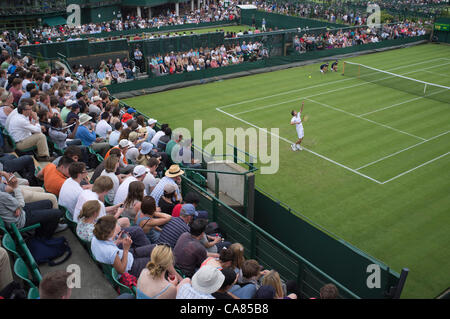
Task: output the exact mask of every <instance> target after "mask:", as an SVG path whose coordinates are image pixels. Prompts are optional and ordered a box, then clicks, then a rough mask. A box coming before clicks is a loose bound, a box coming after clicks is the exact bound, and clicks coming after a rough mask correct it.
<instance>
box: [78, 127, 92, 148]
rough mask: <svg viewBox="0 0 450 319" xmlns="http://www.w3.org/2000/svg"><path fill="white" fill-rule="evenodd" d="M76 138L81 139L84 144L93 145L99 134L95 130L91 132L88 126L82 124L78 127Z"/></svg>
mask: <svg viewBox="0 0 450 319" xmlns="http://www.w3.org/2000/svg"><path fill="white" fill-rule="evenodd" d="M76 138H78V139H80V140H81V143H82V144H83V145H86V146H91V145H92V143H94V142H95V140H96V139H97V135H96V134H95V132H94V131H93V132H90V131H89V129H88V128H87V127H86V126H84V125H82V126H79V127H78V129H77V134H76Z"/></svg>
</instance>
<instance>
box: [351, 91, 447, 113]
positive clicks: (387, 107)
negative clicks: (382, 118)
mask: <svg viewBox="0 0 450 319" xmlns="http://www.w3.org/2000/svg"><path fill="white" fill-rule="evenodd" d="M442 92H444V90H441V91H438V92H434V93H431V94H428V95H425V96H419V97H416V98H414V99H410V100H406V101H403V102H400V103H397V104H393V105H389V106H386V107H382V108H381V109H376V110H373V111H370V112H367V113H364V114H360V115H359V116H366V115H369V114H373V113H377V112H380V111H384V110H387V109H390V108H393V107H396V106H399V105H402V104H406V103H409V102H413V101H417V100H420V99H424V98H426V97H429V96H431V95H434V94H438V93H442Z"/></svg>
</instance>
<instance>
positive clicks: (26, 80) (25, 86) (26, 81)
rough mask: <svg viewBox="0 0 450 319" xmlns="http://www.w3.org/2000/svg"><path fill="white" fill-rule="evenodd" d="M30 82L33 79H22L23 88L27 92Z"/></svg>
mask: <svg viewBox="0 0 450 319" xmlns="http://www.w3.org/2000/svg"><path fill="white" fill-rule="evenodd" d="M28 83H31V81H30V80H28V79H25V80H23V81H22V90H23V91H25V92H26V91H27V85H28Z"/></svg>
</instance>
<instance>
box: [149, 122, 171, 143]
mask: <svg viewBox="0 0 450 319" xmlns="http://www.w3.org/2000/svg"><path fill="white" fill-rule="evenodd" d="M166 127H169V125H168V124H163V125H161V130H159V131H158V132H156V134H155V136H153V138H152V139H151V141H150V143H152V144H153V145H158V142H159V139H160V138H161V137H162V136H164V135H166V133H165V129H166Z"/></svg>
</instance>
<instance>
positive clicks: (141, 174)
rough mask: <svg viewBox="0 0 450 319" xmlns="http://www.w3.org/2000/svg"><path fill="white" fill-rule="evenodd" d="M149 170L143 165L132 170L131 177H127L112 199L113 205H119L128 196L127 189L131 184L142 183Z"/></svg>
mask: <svg viewBox="0 0 450 319" xmlns="http://www.w3.org/2000/svg"><path fill="white" fill-rule="evenodd" d="M148 171H149V169H147V168H146V167H145V166H144V165H138V166H136V167H135V168H134V169H133V175H132V176H130V177H127V178H126V179H125V180H124V181H123V182H122V184H120V186H119V188H118V189H117V192H116V196H115V197H114V205H121V204H122V203H123V202H124V201H125V199H126V198H127V196H128V187H129V186H130V184H131V183H132V182H135V181H140V182H142V181H143V180H144V178H145V176H146V175H147V173H148Z"/></svg>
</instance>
